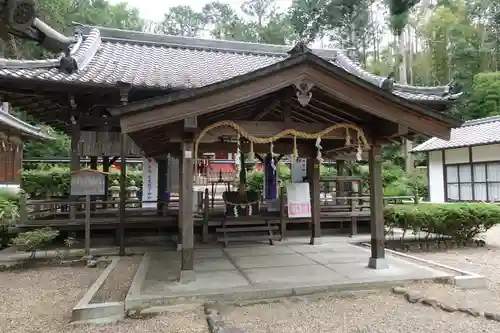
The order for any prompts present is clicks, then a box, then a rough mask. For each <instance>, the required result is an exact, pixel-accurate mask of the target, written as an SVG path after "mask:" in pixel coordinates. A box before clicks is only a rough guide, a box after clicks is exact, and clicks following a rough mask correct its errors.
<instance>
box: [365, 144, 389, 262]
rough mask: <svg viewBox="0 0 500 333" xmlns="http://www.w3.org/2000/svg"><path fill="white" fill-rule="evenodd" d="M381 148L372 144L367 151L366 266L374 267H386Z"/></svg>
mask: <svg viewBox="0 0 500 333" xmlns="http://www.w3.org/2000/svg"><path fill="white" fill-rule="evenodd" d="M381 152H382V149H381V147H380V145H377V144H372V146H371V149H370V151H369V153H368V165H369V169H370V219H371V222H370V228H371V257H370V260H369V263H368V267H370V268H374V269H381V268H388V267H389V266H388V264H387V261H386V260H385V244H384V238H385V234H384V200H383V198H384V189H383V187H382V156H381Z"/></svg>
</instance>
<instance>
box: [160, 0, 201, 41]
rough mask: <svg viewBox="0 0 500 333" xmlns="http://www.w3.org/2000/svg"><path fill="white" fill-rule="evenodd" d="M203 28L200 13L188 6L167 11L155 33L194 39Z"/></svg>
mask: <svg viewBox="0 0 500 333" xmlns="http://www.w3.org/2000/svg"><path fill="white" fill-rule="evenodd" d="M204 27H205V20H204V18H203V15H202V13H198V12H196V11H195V10H193V8H191V7H190V6H184V5H180V6H175V7H171V8H170V9H169V10H168V13H166V14H165V18H164V19H163V21H162V22H161V23H160V24H159V26H158V29H157V32H160V33H164V34H167V35H174V36H187V37H196V36H197V35H198V34H199V32H200V31H201V30H203V28H204Z"/></svg>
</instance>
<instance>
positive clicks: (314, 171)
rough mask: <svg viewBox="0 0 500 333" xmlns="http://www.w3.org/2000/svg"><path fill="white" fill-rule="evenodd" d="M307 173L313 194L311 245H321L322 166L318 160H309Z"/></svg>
mask: <svg viewBox="0 0 500 333" xmlns="http://www.w3.org/2000/svg"><path fill="white" fill-rule="evenodd" d="M307 163H308V165H307V173H308V178H309V187H310V192H311V217H312V225H311V241H310V242H309V244H311V245H314V244H318V243H320V237H321V217H320V193H319V192H320V191H319V190H320V184H319V169H320V164H319V162H318V160H317V159H316V158H308V159H307Z"/></svg>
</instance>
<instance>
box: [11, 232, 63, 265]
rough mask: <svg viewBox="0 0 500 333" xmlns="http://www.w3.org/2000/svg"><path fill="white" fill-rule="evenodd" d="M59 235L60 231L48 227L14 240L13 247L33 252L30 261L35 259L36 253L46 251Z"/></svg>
mask: <svg viewBox="0 0 500 333" xmlns="http://www.w3.org/2000/svg"><path fill="white" fill-rule="evenodd" d="M58 235H59V231H58V230H54V229H51V228H48V227H47V228H42V229H38V230H33V231H26V232H23V233H20V234H18V235H17V236H16V237H15V238H13V239H12V246H13V247H14V248H15V249H16V250H18V251H26V252H31V255H30V259H33V258H35V253H36V251H38V250H46V249H47V248H48V247H49V246H50V245H51V244H52V242H53V241H54V240H55V238H56V237H57V236H58Z"/></svg>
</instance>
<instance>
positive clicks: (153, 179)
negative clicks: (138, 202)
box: [142, 158, 158, 208]
mask: <svg viewBox="0 0 500 333" xmlns="http://www.w3.org/2000/svg"><path fill="white" fill-rule="evenodd" d="M157 200H158V162H156V160H155V159H154V158H144V159H143V164H142V201H143V202H144V201H157ZM142 207H144V208H154V207H156V202H147V203H143V204H142Z"/></svg>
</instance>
